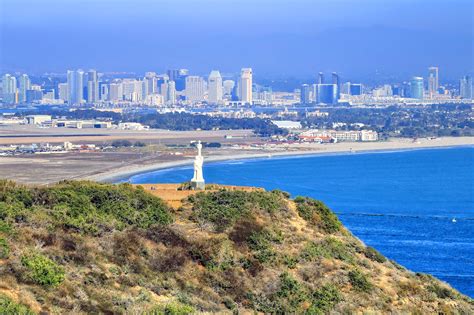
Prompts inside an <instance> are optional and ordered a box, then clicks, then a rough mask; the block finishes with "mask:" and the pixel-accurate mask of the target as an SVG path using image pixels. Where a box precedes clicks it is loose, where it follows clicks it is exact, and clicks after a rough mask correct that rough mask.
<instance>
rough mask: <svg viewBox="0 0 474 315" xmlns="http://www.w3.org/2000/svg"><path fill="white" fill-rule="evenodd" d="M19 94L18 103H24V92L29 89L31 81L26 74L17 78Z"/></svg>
mask: <svg viewBox="0 0 474 315" xmlns="http://www.w3.org/2000/svg"><path fill="white" fill-rule="evenodd" d="M19 81H20V82H19V86H20V88H19V91H18V92H19V93H18V101H19V102H20V103H24V102H26V91H28V90H29V89H31V81H30V78H29V77H28V75H27V74H22V75H21V76H20V78H19Z"/></svg>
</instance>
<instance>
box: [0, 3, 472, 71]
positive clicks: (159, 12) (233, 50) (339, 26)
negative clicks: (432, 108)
mask: <svg viewBox="0 0 474 315" xmlns="http://www.w3.org/2000/svg"><path fill="white" fill-rule="evenodd" d="M0 3H1V6H0V27H1V34H0V36H1V39H0V40H1V42H0V62H1V63H0V64H1V66H2V68H3V69H4V70H9V71H12V70H20V71H31V72H43V71H56V72H59V71H65V70H66V69H68V68H77V67H82V68H97V69H99V70H100V71H135V72H144V71H158V72H161V71H164V70H165V69H167V68H180V67H182V68H189V69H190V70H191V71H192V72H197V73H207V72H208V71H209V70H211V69H214V68H216V69H220V70H221V71H223V72H235V71H238V70H239V69H240V68H241V67H247V66H249V67H253V68H254V72H255V73H258V74H261V75H277V74H281V75H282V76H285V75H296V76H307V75H311V74H313V73H315V72H318V71H338V72H341V73H342V74H345V75H346V76H358V75H363V74H367V73H373V72H375V71H376V70H377V71H381V72H385V73H393V74H397V75H407V76H409V75H415V74H416V75H425V74H426V68H427V67H428V66H430V65H438V66H439V67H440V75H442V76H448V77H452V78H457V77H458V76H460V75H462V74H464V73H466V72H472V71H473V68H474V66H473V54H474V47H473V46H474V34H473V33H474V31H473V27H474V24H473V16H474V1H472V0H445V1H440V0H357V1H356V0H330V1H329V0H327V1H318V0H312V1H311V0H154V1H153V0H80V1H79V0H0Z"/></svg>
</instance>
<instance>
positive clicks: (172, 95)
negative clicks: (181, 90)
mask: <svg viewBox="0 0 474 315" xmlns="http://www.w3.org/2000/svg"><path fill="white" fill-rule="evenodd" d="M166 102H167V103H168V104H171V105H173V104H176V83H175V82H174V81H168V89H167V91H166Z"/></svg>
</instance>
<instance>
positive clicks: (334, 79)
mask: <svg viewBox="0 0 474 315" xmlns="http://www.w3.org/2000/svg"><path fill="white" fill-rule="evenodd" d="M332 84H334V85H335V86H336V95H337V99H339V97H340V95H341V91H340V89H341V85H340V82H339V75H338V74H337V73H336V72H333V73H332Z"/></svg>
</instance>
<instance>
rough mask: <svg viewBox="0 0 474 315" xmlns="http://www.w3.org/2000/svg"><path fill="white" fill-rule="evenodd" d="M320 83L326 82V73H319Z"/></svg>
mask: <svg viewBox="0 0 474 315" xmlns="http://www.w3.org/2000/svg"><path fill="white" fill-rule="evenodd" d="M318 84H324V73H322V72H320V73H318Z"/></svg>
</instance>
